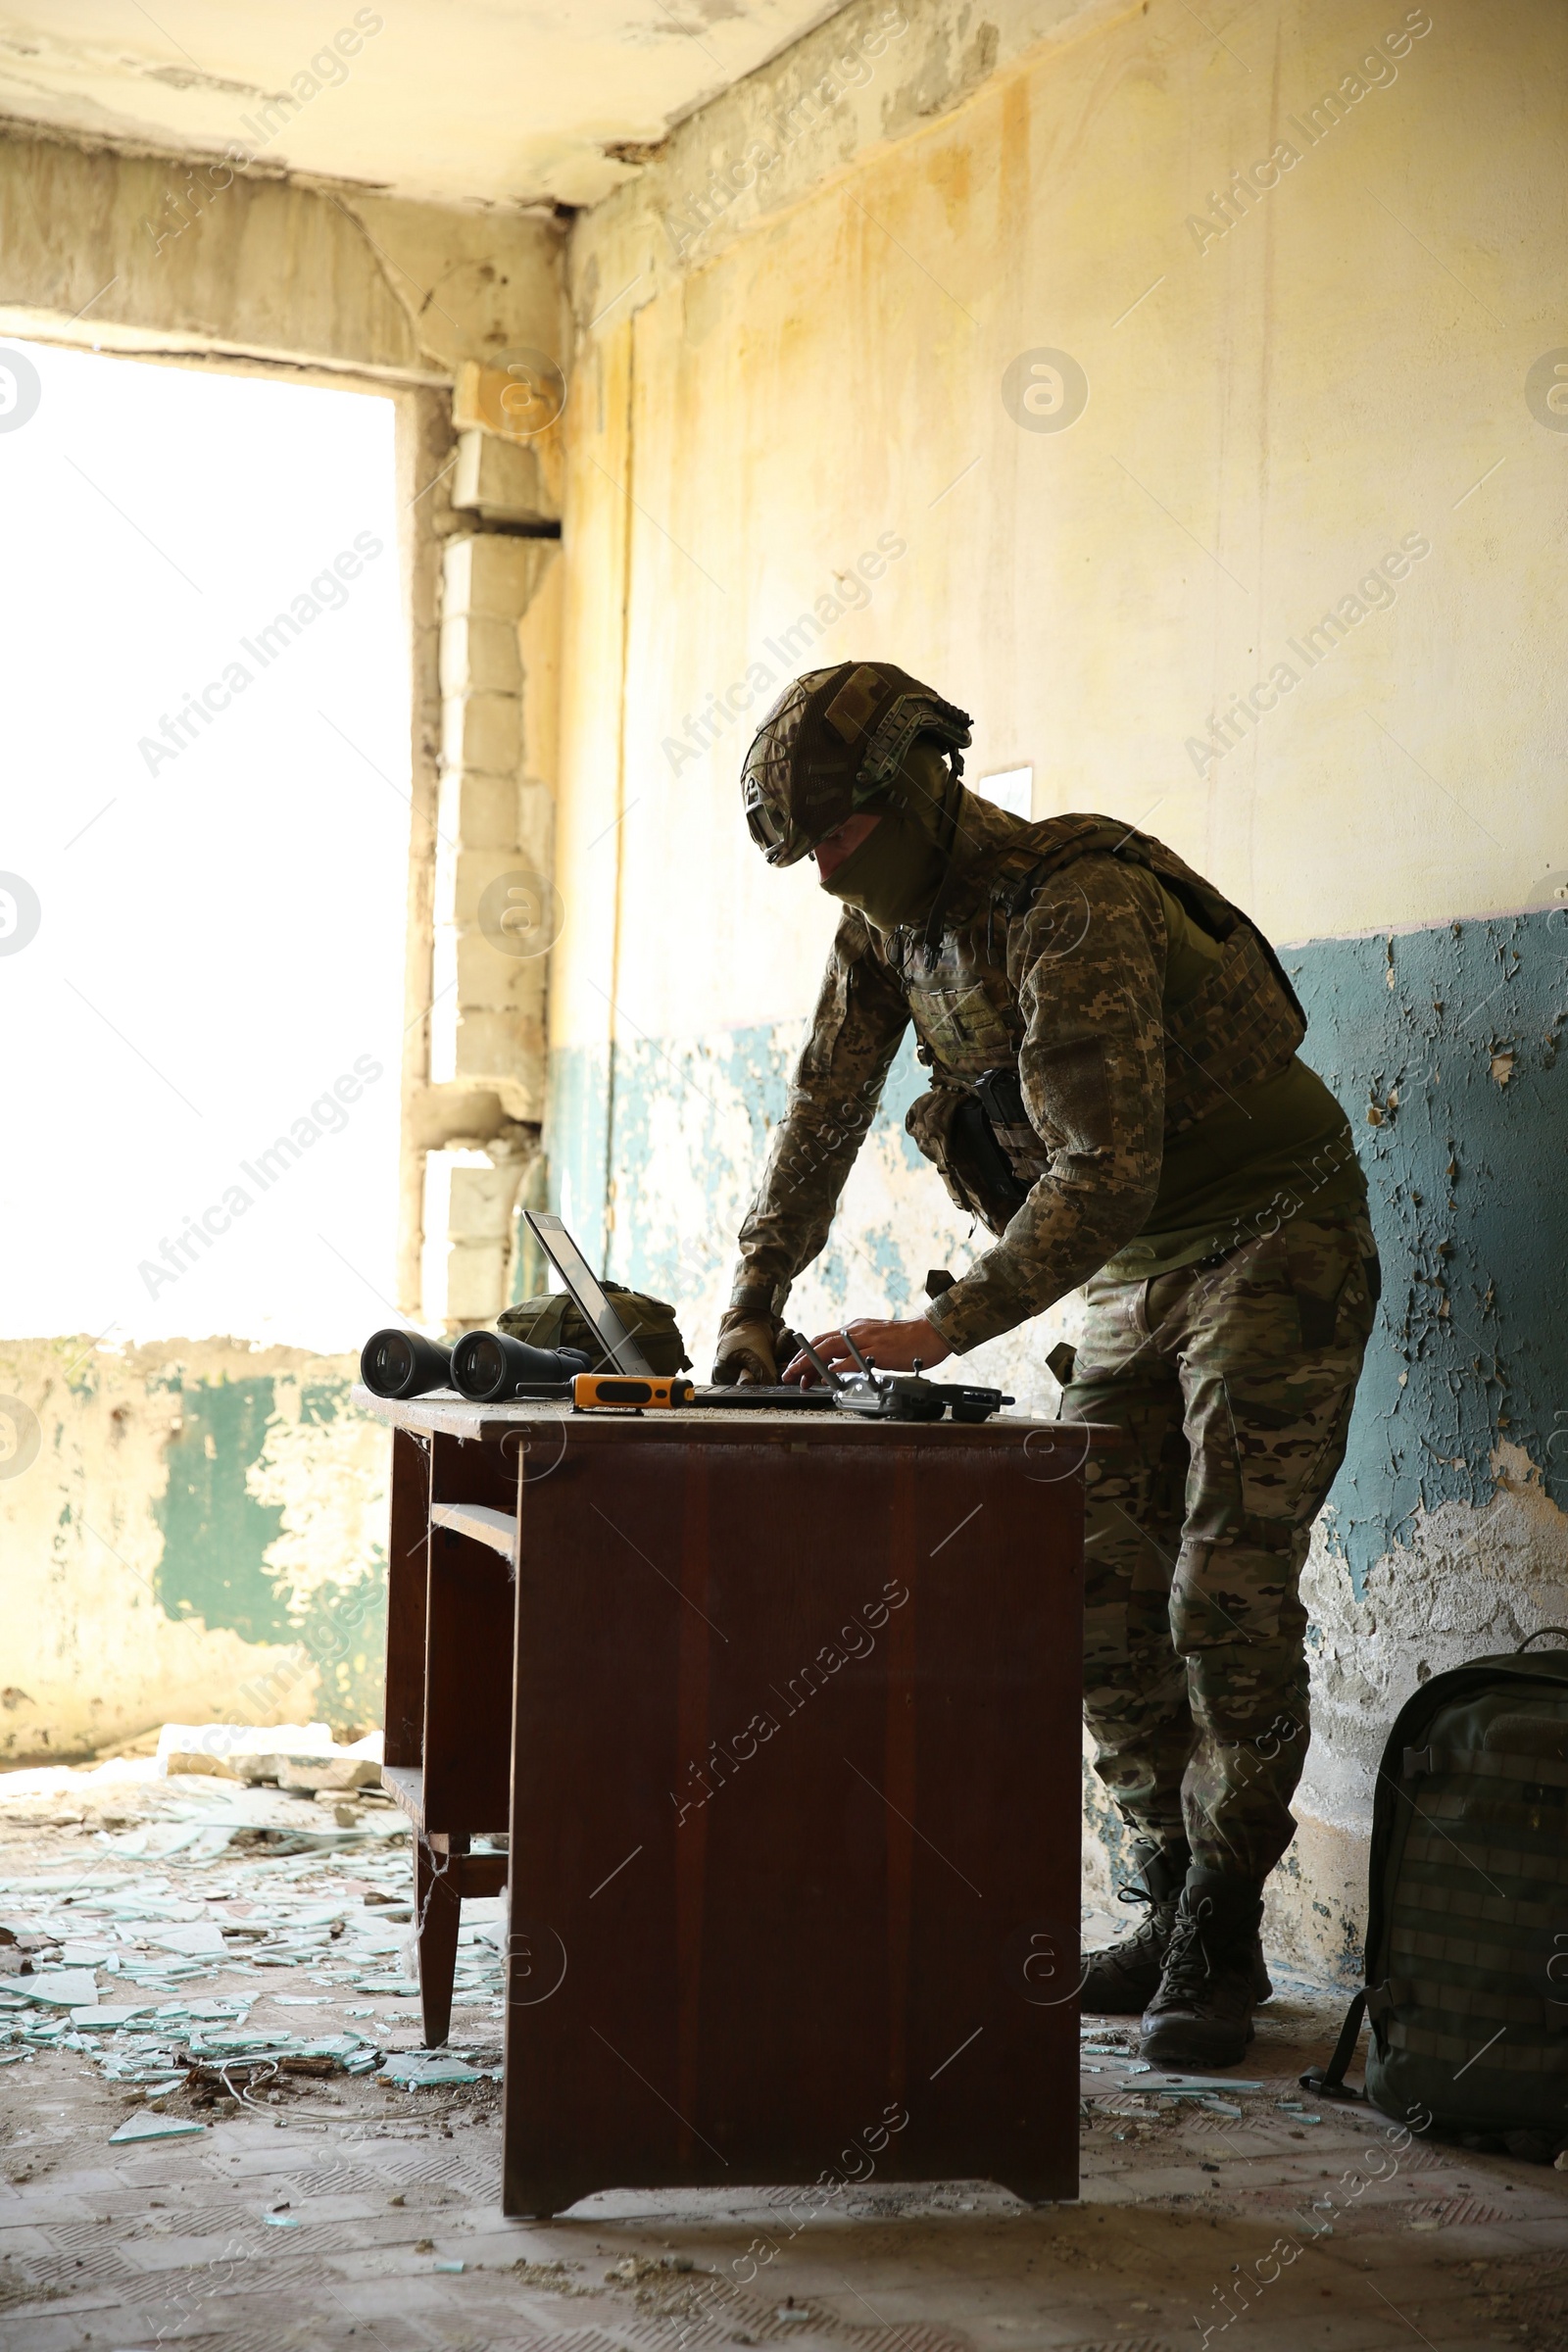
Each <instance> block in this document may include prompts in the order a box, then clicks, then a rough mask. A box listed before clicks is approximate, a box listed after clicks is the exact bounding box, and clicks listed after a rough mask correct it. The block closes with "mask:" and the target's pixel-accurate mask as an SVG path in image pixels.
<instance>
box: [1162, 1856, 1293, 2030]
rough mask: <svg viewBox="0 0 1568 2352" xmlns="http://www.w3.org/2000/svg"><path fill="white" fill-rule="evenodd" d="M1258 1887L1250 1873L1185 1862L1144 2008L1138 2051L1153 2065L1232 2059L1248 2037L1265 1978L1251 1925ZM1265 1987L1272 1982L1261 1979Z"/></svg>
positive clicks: (1258, 1916)
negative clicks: (1166, 1942)
mask: <svg viewBox="0 0 1568 2352" xmlns="http://www.w3.org/2000/svg"><path fill="white" fill-rule="evenodd" d="M1262 1917H1263V1891H1262V1888H1261V1887H1258V1886H1256V1885H1255V1884H1254V1883H1253V1882H1252V1880H1250V1879H1237V1878H1231V1877H1230V1876H1229V1875H1228V1874H1227V1873H1226V1872H1224V1871H1218V1870H1192V1871H1189V1872H1188V1874H1187V1885H1186V1887H1184V1888H1183V1890H1182V1898H1181V1901H1180V1903H1179V1905H1178V1906H1177V1911H1176V1924H1175V1927H1174V1928H1173V1930H1172V1931H1171V1937H1170V1946H1169V1949H1168V1950H1167V1952H1166V1954H1165V1966H1164V1971H1163V1973H1162V1974H1161V1977H1160V1980H1159V1989H1158V1991H1157V1992H1156V1993H1155V1994H1154V1997H1153V1999H1152V2001H1151V2002H1150V2004H1149V2007H1148V2008H1147V2009H1146V2010H1145V2012H1144V2030H1143V2035H1142V2038H1141V2040H1140V2043H1139V2049H1140V2053H1141V2055H1142V2056H1143V2057H1145V2058H1147V2059H1149V2060H1150V2061H1151V2063H1152V2064H1153V2065H1155V2066H1165V2067H1172V2068H1175V2069H1177V2070H1179V2071H1193V2070H1197V2071H1202V2070H1204V2069H1206V2068H1208V2067H1213V2066H1235V2065H1237V2064H1238V2062H1239V2061H1240V2060H1241V2059H1242V2058H1244V2057H1245V2056H1246V2054H1247V2045H1248V2043H1249V2042H1250V2040H1251V2038H1252V2011H1253V2009H1254V2008H1255V2006H1256V2004H1257V2002H1258V2000H1259V1998H1260V1997H1266V1995H1260V1993H1259V1980H1260V1979H1261V1982H1262V1984H1263V1985H1268V1973H1267V1971H1266V1969H1265V1968H1264V1966H1263V1949H1262V1945H1261V1943H1260V1941H1259V1939H1258V1933H1257V1931H1258V1926H1259V1923H1260V1921H1261V1920H1262ZM1268 1988H1269V1990H1270V1991H1272V1990H1273V1987H1272V1985H1269V1987H1268Z"/></svg>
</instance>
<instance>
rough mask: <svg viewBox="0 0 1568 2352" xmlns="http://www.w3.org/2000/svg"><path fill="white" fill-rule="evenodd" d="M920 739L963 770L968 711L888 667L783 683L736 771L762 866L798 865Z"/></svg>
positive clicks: (881, 786)
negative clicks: (927, 738)
mask: <svg viewBox="0 0 1568 2352" xmlns="http://www.w3.org/2000/svg"><path fill="white" fill-rule="evenodd" d="M918 735H934V736H936V737H937V739H938V740H939V741H940V742H941V743H942V744H943V745H944V747H945V748H946V749H947V751H948V752H949V753H950V754H951V756H952V759H953V770H954V774H955V775H961V773H962V772H963V760H962V752H963V749H964V747H965V746H966V745H967V744H968V742H969V740H970V736H969V717H968V713H967V711H959V710H958V709H956V706H955V705H954V704H952V703H945V702H944V701H943V700H942V697H941V696H940V695H939V694H935V693H933V692H932V690H931V688H930V687H929V686H922V685H921V683H920V681H919V679H918V678H911V677H910V676H909V674H908V672H907V670H903V669H899V668H897V667H896V666H895V665H894V663H892V662H840V663H839V664H838V665H837V667H836V668H833V669H809V670H806V671H805V672H804V673H803V674H802V675H801V676H800V677H798V678H796V679H794V680H793V681H792V682H791V683H790V684H789V685H788V686H786V687H785V689H784V691H783V693H782V694H781V695H780V696H779V698H778V700H777V702H776V703H774V705H773V707H772V709H771V710H770V711H768V713H767V715H766V717H765V718H764V719H763V720H762V722H761V724H760V727H759V728H758V730H757V733H756V735H755V736H754V737H753V739H752V747H751V750H750V751H749V752H748V753H747V755H746V763H745V765H744V767H743V768H742V770H741V791H742V795H743V798H744V800H745V805H746V824H747V829H748V831H749V832H750V834H751V836H752V839H753V840H754V841H755V842H756V844H757V846H758V848H759V849H760V851H761V852H762V854H763V856H764V857H765V858H766V859H767V862H768V864H769V865H795V864H797V863H798V862H799V861H800V859H801V858H805V857H807V856H808V855H809V853H810V852H811V851H812V850H813V849H814V848H815V847H816V845H817V843H818V842H819V841H822V840H825V839H826V837H827V835H828V834H829V833H833V832H836V831H837V829H838V827H839V826H840V825H842V824H843V823H844V822H845V821H846V819H847V818H849V817H851V816H853V815H854V814H855V813H856V811H857V810H858V809H863V808H864V807H865V806H866V805H867V803H868V802H871V801H874V800H876V799H877V798H878V796H879V795H880V794H882V793H885V792H886V791H887V790H888V789H889V787H890V786H891V785H892V783H893V781H894V779H895V777H896V776H897V775H898V773H899V770H900V768H901V766H902V765H903V762H904V760H905V757H906V755H907V752H908V749H909V746H910V745H911V744H912V743H913V742H914V740H915V738H916V736H918Z"/></svg>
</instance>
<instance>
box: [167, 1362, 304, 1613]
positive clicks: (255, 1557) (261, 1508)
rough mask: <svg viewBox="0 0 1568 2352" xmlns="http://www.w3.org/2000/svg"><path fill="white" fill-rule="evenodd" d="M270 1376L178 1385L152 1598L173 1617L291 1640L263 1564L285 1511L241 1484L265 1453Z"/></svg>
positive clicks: (275, 1586)
mask: <svg viewBox="0 0 1568 2352" xmlns="http://www.w3.org/2000/svg"><path fill="white" fill-rule="evenodd" d="M272 1387H273V1384H272V1383H271V1381H270V1380H235V1381H228V1382H225V1383H224V1384H223V1385H222V1386H221V1387H200V1388H192V1389H184V1390H182V1391H181V1393H180V1407H181V1413H182V1416H183V1418H182V1421H181V1424H180V1428H179V1431H178V1434H177V1436H175V1437H174V1438H173V1440H172V1443H171V1445H170V1447H169V1485H168V1488H167V1490H166V1492H165V1494H164V1495H163V1498H162V1500H161V1501H160V1502H159V1504H158V1520H159V1524H160V1526H161V1527H162V1529H163V1531H164V1550H163V1557H162V1559H161V1560H160V1561H159V1564H158V1575H157V1592H158V1598H159V1600H160V1601H161V1602H162V1603H163V1606H164V1607H165V1608H166V1609H167V1610H168V1612H169V1614H170V1616H171V1617H195V1618H197V1619H199V1620H200V1621H201V1623H202V1624H204V1625H208V1626H212V1627H214V1628H225V1627H226V1628H227V1629H228V1630H229V1631H231V1632H233V1633H236V1634H238V1635H240V1636H241V1637H242V1639H243V1640H245V1641H247V1642H291V1641H293V1640H294V1639H295V1636H294V1633H293V1630H292V1628H291V1627H290V1624H289V1620H288V1612H287V1606H286V1599H287V1596H286V1593H284V1591H283V1589H282V1587H281V1586H280V1585H279V1583H278V1581H277V1579H276V1577H275V1576H274V1575H273V1574H272V1573H271V1572H270V1570H269V1568H268V1566H267V1557H266V1555H267V1547H268V1545H269V1544H272V1543H275V1542H276V1540H277V1538H278V1536H279V1535H280V1534H281V1533H282V1528H283V1513H282V1510H281V1508H280V1507H279V1506H278V1505H276V1504H267V1503H260V1502H258V1501H257V1500H256V1498H255V1496H254V1495H252V1494H251V1492H250V1489H249V1487H248V1486H247V1484H246V1478H247V1474H248V1473H249V1472H250V1471H251V1470H252V1469H253V1468H254V1467H255V1465H256V1463H257V1462H258V1461H259V1460H260V1459H261V1455H262V1451H263V1448H264V1446H266V1443H267V1428H268V1423H269V1422H270V1419H271V1416H272V1410H273V1400H272Z"/></svg>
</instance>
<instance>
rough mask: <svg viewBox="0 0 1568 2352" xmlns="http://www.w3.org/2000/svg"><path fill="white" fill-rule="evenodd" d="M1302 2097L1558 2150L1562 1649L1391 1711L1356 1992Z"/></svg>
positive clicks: (1470, 1673) (1563, 2090)
mask: <svg viewBox="0 0 1568 2352" xmlns="http://www.w3.org/2000/svg"><path fill="white" fill-rule="evenodd" d="M1540 1633H1555V1634H1561V1635H1562V1636H1563V1638H1564V1639H1565V1640H1568V1628H1565V1627H1562V1626H1543V1627H1542V1628H1540V1629H1539V1633H1538V1634H1532V1635H1531V1636H1530V1641H1531V1642H1534V1641H1536V1640H1538V1639H1539V1638H1540ZM1363 2013H1364V2015H1365V2016H1366V2018H1367V2019H1368V2021H1369V2022H1370V2025H1371V2028H1372V2036H1371V2042H1370V2045H1369V2048H1368V2051H1367V2061H1366V2086H1365V2089H1364V2090H1363V2091H1359V2092H1358V2091H1355V2090H1352V2089H1350V2088H1349V2087H1348V2085H1347V2084H1346V2082H1345V2072H1346V2069H1347V2067H1348V2065H1349V2064H1350V2061H1351V2058H1352V2057H1353V2055H1354V2051H1355V2045H1356V2040H1357V2038H1358V2036H1359V2034H1360V2030H1361V2020H1362V2016H1363ZM1301 2086H1302V2088H1303V2089H1304V2090H1310V2091H1313V2092H1315V2093H1317V2094H1318V2095H1319V2096H1320V2097H1336V2096H1338V2097H1342V2098H1347V2097H1348V2098H1358V2097H1364V2098H1366V2099H1367V2100H1369V2101H1370V2102H1371V2103H1372V2104H1373V2105H1374V2106H1376V2107H1378V2108H1380V2109H1381V2110H1382V2111H1383V2113H1384V2114H1386V2115H1392V2116H1396V2117H1397V2118H1400V2119H1401V2120H1404V2121H1408V2120H1409V2119H1410V2117H1411V2116H1412V2115H1413V2114H1415V2113H1416V2112H1417V2110H1419V2109H1425V2110H1426V2112H1427V2114H1428V2115H1429V2117H1430V2119H1431V2121H1432V2122H1433V2123H1435V2124H1436V2125H1437V2126H1438V2128H1439V2129H1440V2130H1447V2131H1467V2132H1478V2133H1484V2134H1488V2135H1494V2134H1503V2133H1507V2132H1513V2131H1530V2132H1539V2133H1543V2134H1544V2135H1545V2136H1546V2137H1548V2138H1549V2139H1550V2141H1551V2143H1552V2145H1553V2146H1554V2147H1556V2146H1565V2145H1568V1649H1559V1650H1540V1651H1536V1652H1534V1653H1531V1652H1530V1650H1529V1643H1528V1642H1527V1643H1526V1645H1525V1648H1523V1649H1519V1650H1514V1651H1508V1652H1505V1653H1503V1654H1502V1655H1501V1656H1499V1657H1491V1658H1475V1659H1472V1660H1471V1662H1470V1664H1469V1665H1467V1666H1456V1667H1454V1668H1453V1669H1452V1670H1451V1671H1450V1672H1448V1673H1446V1674H1437V1675H1434V1676H1433V1678H1432V1680H1431V1681H1430V1682H1429V1683H1426V1684H1424V1685H1423V1686H1422V1688H1421V1689H1420V1690H1419V1691H1417V1692H1416V1693H1415V1695H1414V1697H1413V1698H1410V1699H1408V1700H1407V1701H1406V1702H1405V1704H1404V1706H1403V1707H1402V1708H1401V1709H1400V1711H1399V1713H1398V1715H1397V1718H1396V1720H1395V1725H1394V1729H1393V1731H1392V1732H1391V1733H1390V1735H1389V1740H1388V1745H1387V1746H1386V1747H1385V1749H1384V1751H1383V1762H1382V1767H1381V1769H1380V1771H1379V1773H1378V1784H1377V1794H1376V1796H1375V1798H1374V1799H1373V1807H1372V1853H1371V1864H1370V1886H1369V1889H1368V1908H1367V1929H1366V1983H1365V1985H1363V1987H1362V1989H1361V1990H1360V1991H1359V1992H1358V1993H1357V1994H1356V1996H1355V1998H1354V2000H1353V2001H1352V2002H1351V2003H1350V2007H1349V2010H1348V2014H1347V2016H1346V2020H1345V2025H1344V2028H1343V2030H1342V2032H1341V2034H1340V2039H1339V2044H1338V2046H1337V2048H1336V2049H1335V2052H1334V2055H1333V2057H1332V2058H1331V2059H1330V2061H1329V2063H1328V2065H1327V2066H1326V2067H1320V2068H1313V2069H1312V2071H1311V2072H1310V2073H1308V2074H1304V2075H1303V2076H1302V2077H1301Z"/></svg>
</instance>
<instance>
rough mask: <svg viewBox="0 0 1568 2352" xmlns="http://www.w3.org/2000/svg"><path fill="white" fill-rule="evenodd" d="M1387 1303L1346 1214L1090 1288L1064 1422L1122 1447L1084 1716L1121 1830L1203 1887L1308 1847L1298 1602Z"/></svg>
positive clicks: (1101, 1551)
mask: <svg viewBox="0 0 1568 2352" xmlns="http://www.w3.org/2000/svg"><path fill="white" fill-rule="evenodd" d="M1378 1289H1379V1282H1378V1263H1377V1252H1376V1248H1375V1245H1374V1243H1373V1240H1372V1229H1371V1227H1370V1225H1369V1224H1368V1223H1367V1220H1366V1218H1365V1216H1364V1215H1363V1214H1361V1213H1360V1212H1357V1211H1353V1210H1352V1211H1350V1212H1348V1213H1342V1214H1341V1215H1339V1216H1337V1217H1324V1218H1322V1219H1320V1220H1316V1221H1313V1222H1308V1221H1307V1220H1306V1219H1305V1218H1302V1219H1301V1220H1300V1221H1299V1222H1298V1223H1296V1224H1290V1225H1285V1226H1283V1227H1282V1228H1281V1229H1280V1231H1279V1232H1277V1233H1274V1234H1271V1235H1269V1236H1267V1237H1266V1238H1259V1239H1256V1240H1253V1241H1250V1242H1247V1243H1244V1244H1243V1245H1242V1247H1241V1248H1239V1249H1237V1250H1232V1251H1231V1252H1230V1254H1229V1255H1228V1256H1226V1257H1224V1258H1223V1259H1221V1260H1219V1261H1218V1262H1217V1263H1216V1262H1212V1261H1211V1262H1210V1263H1208V1264H1206V1265H1199V1266H1187V1267H1183V1268H1181V1269H1180V1270H1179V1271H1178V1272H1176V1273H1173V1274H1162V1275H1156V1276H1154V1277H1152V1278H1151V1279H1150V1280H1147V1281H1143V1282H1110V1281H1106V1280H1105V1279H1104V1278H1103V1277H1099V1278H1097V1279H1096V1280H1095V1281H1093V1282H1091V1283H1090V1284H1089V1286H1088V1290H1087V1293H1086V1297H1087V1300H1088V1308H1089V1314H1088V1323H1087V1327H1086V1329H1085V1332H1084V1336H1083V1339H1082V1340H1081V1342H1080V1343H1079V1347H1078V1351H1077V1361H1076V1364H1075V1366H1074V1371H1073V1378H1072V1381H1071V1384H1070V1386H1069V1388H1068V1391H1067V1394H1066V1397H1065V1399H1064V1401H1063V1405H1062V1412H1063V1416H1064V1417H1065V1418H1068V1419H1073V1420H1079V1421H1100V1422H1112V1423H1115V1424H1116V1425H1117V1426H1118V1427H1119V1428H1121V1429H1122V1430H1124V1431H1125V1432H1126V1434H1127V1439H1128V1441H1129V1443H1128V1445H1127V1446H1126V1448H1125V1450H1124V1451H1123V1452H1122V1453H1121V1454H1119V1455H1112V1456H1107V1457H1106V1458H1104V1459H1103V1461H1101V1462H1100V1463H1098V1464H1091V1465H1090V1470H1089V1478H1090V1481H1091V1483H1090V1486H1089V1490H1088V1523H1087V1527H1086V1531H1085V1545H1086V1548H1085V1590H1084V1609H1085V1660H1084V1667H1085V1673H1084V1713H1085V1716H1086V1719H1087V1721H1088V1724H1089V1728H1090V1731H1091V1732H1092V1734H1093V1736H1094V1739H1095V1741H1096V1747H1097V1757H1096V1769H1097V1771H1098V1773H1099V1775H1100V1778H1101V1780H1102V1781H1103V1784H1104V1786H1105V1788H1106V1789H1107V1790H1108V1791H1109V1793H1110V1795H1111V1797H1112V1798H1113V1799H1114V1801H1115V1803H1116V1806H1117V1808H1118V1809H1119V1811H1120V1813H1121V1816H1122V1818H1123V1820H1124V1821H1125V1822H1127V1823H1128V1825H1129V1827H1130V1828H1131V1829H1132V1830H1133V1831H1134V1832H1135V1834H1136V1835H1137V1836H1139V1837H1141V1838H1150V1839H1152V1840H1153V1841H1154V1842H1155V1843H1156V1844H1159V1845H1161V1846H1168V1845H1171V1844H1173V1843H1178V1842H1179V1841H1180V1840H1181V1838H1183V1837H1186V1838H1188V1840H1189V1841H1190V1843H1191V1846H1192V1850H1193V1859H1194V1861H1195V1863H1197V1864H1198V1865H1199V1866H1200V1867H1201V1868H1202V1869H1205V1870H1222V1871H1227V1872H1231V1873H1233V1874H1237V1875H1244V1876H1246V1877H1248V1878H1250V1879H1252V1880H1255V1881H1259V1882H1260V1881H1261V1880H1262V1879H1263V1878H1264V1877H1265V1876H1266V1875H1267V1873H1268V1872H1269V1871H1270V1870H1271V1869H1272V1868H1273V1866H1274V1864H1275V1863H1276V1862H1277V1861H1278V1860H1279V1858H1280V1856H1281V1854H1283V1853H1284V1851H1285V1849H1286V1847H1287V1846H1288V1845H1289V1843H1290V1841H1291V1838H1292V1837H1293V1836H1294V1835H1295V1830H1296V1823H1295V1819H1294V1817H1293V1816H1292V1813H1291V1809H1290V1800H1291V1796H1292V1793H1293V1791H1294V1790H1295V1788H1296V1785H1297V1782H1298V1781H1299V1779H1300V1776H1301V1766H1302V1763H1303V1761H1304V1758H1305V1753H1306V1743H1307V1738H1308V1719H1307V1674H1306V1657H1305V1648H1304V1635H1305V1631H1306V1612H1305V1610H1304V1609H1303V1608H1302V1606H1301V1602H1300V1597H1299V1581H1300V1573H1301V1568H1302V1565H1303V1563H1304V1561H1305V1558H1306V1551H1307V1543H1308V1539H1309V1536H1310V1533H1311V1527H1312V1522H1313V1520H1314V1518H1315V1517H1316V1516H1317V1513H1318V1511H1319V1510H1320V1509H1321V1507H1322V1504H1323V1500H1324V1497H1325V1496H1326V1495H1327V1494H1328V1491H1329V1488H1330V1486H1331V1485H1332V1483H1333V1480H1334V1475H1335V1472H1336V1471H1337V1470H1338V1469H1339V1466H1340V1463H1341V1462H1342V1460H1343V1459H1344V1456H1345V1446H1346V1437H1347V1433H1348V1427H1349V1419H1350V1407H1351V1405H1352V1403H1353V1402H1354V1398H1355V1384H1356V1380H1357V1378H1358V1376H1359V1374H1360V1370H1361V1358H1362V1355H1363V1353H1364V1352H1365V1349H1366V1344H1367V1340H1368V1338H1369V1337H1370V1335H1371V1330H1372V1324H1373V1318H1374V1315H1375V1312H1376V1301H1377V1295H1378ZM1097 1468H1098V1470H1099V1472H1100V1475H1099V1477H1098V1479H1097V1478H1096V1475H1095V1473H1096V1469H1097Z"/></svg>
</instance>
